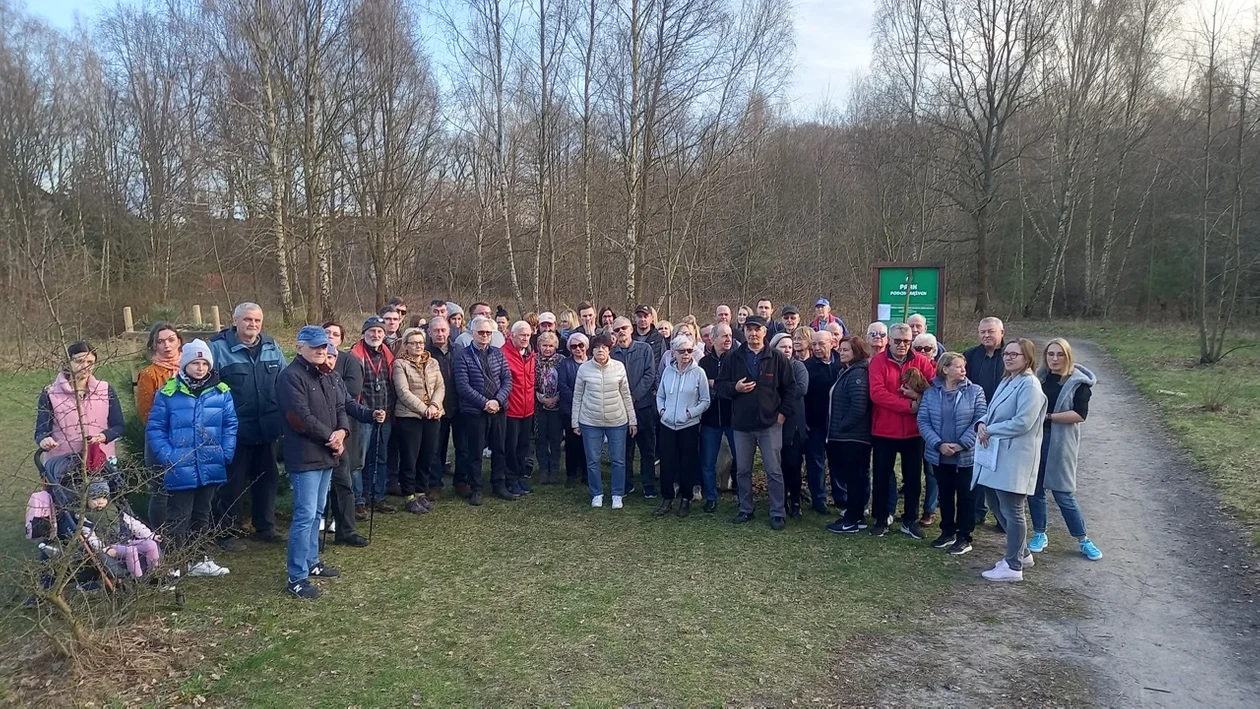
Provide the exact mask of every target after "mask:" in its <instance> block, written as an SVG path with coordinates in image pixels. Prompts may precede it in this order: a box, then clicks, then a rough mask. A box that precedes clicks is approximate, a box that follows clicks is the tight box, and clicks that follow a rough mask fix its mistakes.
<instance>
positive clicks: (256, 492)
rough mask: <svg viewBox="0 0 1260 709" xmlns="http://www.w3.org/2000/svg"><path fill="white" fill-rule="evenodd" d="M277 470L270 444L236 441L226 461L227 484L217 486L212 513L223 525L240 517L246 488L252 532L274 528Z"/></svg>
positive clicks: (274, 455)
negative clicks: (234, 454)
mask: <svg viewBox="0 0 1260 709" xmlns="http://www.w3.org/2000/svg"><path fill="white" fill-rule="evenodd" d="M279 484H280V473H279V471H278V470H277V469H276V452H275V447H274V444H272V443H258V444H254V445H242V444H237V446H236V456H235V457H234V458H232V462H231V463H228V469H227V484H225V485H222V486H220V487H219V492H218V496H217V497H216V498H215V516H216V517H217V518H218V520H219V524H220V525H221V526H223V527H224V528H226V527H229V526H232V525H235V524H237V523H238V522H239V520H240V518H241V500H242V498H243V497H244V496H245V488H246V487H248V488H249V512H250V517H252V518H253V522H254V531H255V532H259V533H264V534H265V533H267V532H271V531H274V530H275V528H276V487H277V486H278V485H279Z"/></svg>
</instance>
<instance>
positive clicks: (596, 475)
mask: <svg viewBox="0 0 1260 709" xmlns="http://www.w3.org/2000/svg"><path fill="white" fill-rule="evenodd" d="M611 355H612V338H611V337H609V336H608V335H607V334H603V335H596V336H595V337H594V339H592V340H591V359H589V360H587V361H586V362H584V363H582V366H581V367H578V371H577V378H576V379H575V380H574V382H573V412H572V416H571V418H570V421H572V422H573V431H574V433H576V434H577V435H579V436H581V437H582V448H583V449H584V450H585V451H586V484H587V486H588V487H589V488H590V492H591V507H603V506H604V476H603V473H602V472H601V471H600V467H599V463H600V459H601V458H602V457H603V455H602V454H603V450H602V449H603V447H604V441H608V462H609V464H610V466H611V468H612V508H613V509H614V510H618V509H621V506H622V497H623V496H624V495H625V490H626V434H627V433H629V435H631V436H633V435H634V434H635V433H636V432H637V430H638V420H637V419H636V418H635V415H634V398H633V397H631V396H630V381H629V379H627V378H626V367H625V365H623V364H622V363H621V362H618V361H617V360H615V359H613V358H612V356H611Z"/></svg>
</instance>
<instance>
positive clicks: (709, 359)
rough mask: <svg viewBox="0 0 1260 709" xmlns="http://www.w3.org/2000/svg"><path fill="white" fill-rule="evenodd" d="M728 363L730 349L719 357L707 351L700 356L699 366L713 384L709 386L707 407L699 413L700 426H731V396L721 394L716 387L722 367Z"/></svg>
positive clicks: (728, 364)
mask: <svg viewBox="0 0 1260 709" xmlns="http://www.w3.org/2000/svg"><path fill="white" fill-rule="evenodd" d="M730 363H731V351H730V350H728V351H727V352H726V354H724V355H722V356H721V357H718V356H717V355H716V354H714V353H712V352H708V353H706V354H705V355H704V357H701V358H700V368H701V369H703V370H704V373H705V375H707V376H708V377H709V379H711V380H712V381H713V384H712V385H711V386H710V387H709V397H710V401H709V408H707V409H705V410H704V413H703V414H700V425H701V426H708V427H710V428H730V427H731V398H730V397H729V396H722V392H720V391H718V388H717V380H718V379H719V378H721V376H722V369H723V368H725V367H729V366H730Z"/></svg>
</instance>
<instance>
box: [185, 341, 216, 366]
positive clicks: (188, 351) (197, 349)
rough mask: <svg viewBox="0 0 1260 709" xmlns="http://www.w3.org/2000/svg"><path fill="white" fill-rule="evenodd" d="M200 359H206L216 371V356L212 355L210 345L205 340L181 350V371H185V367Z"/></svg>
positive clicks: (192, 343)
mask: <svg viewBox="0 0 1260 709" xmlns="http://www.w3.org/2000/svg"><path fill="white" fill-rule="evenodd" d="M199 359H204V360H205V361H206V364H208V365H210V368H211V369H214V355H212V354H210V345H207V344H206V341H205V340H201V339H196V340H193V341H192V342H189V343H187V344H185V345H184V346H183V347H181V348H180V349H179V371H181V372H182V371H184V367H187V366H188V365H190V364H192V363H193V362H195V361H197V360H199Z"/></svg>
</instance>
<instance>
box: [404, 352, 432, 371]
mask: <svg viewBox="0 0 1260 709" xmlns="http://www.w3.org/2000/svg"><path fill="white" fill-rule="evenodd" d="M430 356H431V355H430V354H429V351H428V350H424V351H422V352H421V353H420V355H419V356H418V357H404V359H406V360H407V361H408V362H411V363H412V364H414V365H416V369H419V370H420V371H421V372H423V371H424V365H426V364H428V363H429V357H430Z"/></svg>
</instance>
